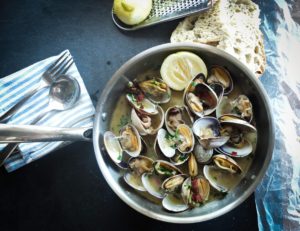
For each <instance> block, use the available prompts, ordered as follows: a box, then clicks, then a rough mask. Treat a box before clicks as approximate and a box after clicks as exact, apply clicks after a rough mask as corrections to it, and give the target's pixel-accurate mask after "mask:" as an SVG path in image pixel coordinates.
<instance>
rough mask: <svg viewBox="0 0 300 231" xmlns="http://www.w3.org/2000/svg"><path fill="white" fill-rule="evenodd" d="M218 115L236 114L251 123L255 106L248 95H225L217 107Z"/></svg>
mask: <svg viewBox="0 0 300 231" xmlns="http://www.w3.org/2000/svg"><path fill="white" fill-rule="evenodd" d="M216 115H217V117H218V118H219V117H221V116H222V115H236V116H238V117H240V118H242V119H244V120H246V121H248V122H249V123H250V122H251V121H252V118H253V106H252V103H251V101H250V99H249V98H248V97H247V96H246V95H239V96H238V97H237V98H236V99H230V98H228V97H223V99H222V100H221V102H220V104H219V106H218V108H217V109H216Z"/></svg>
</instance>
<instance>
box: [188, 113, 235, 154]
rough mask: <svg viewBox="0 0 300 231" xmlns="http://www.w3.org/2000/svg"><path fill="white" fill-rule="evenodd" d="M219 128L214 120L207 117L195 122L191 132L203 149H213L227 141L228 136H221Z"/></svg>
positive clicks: (217, 122)
mask: <svg viewBox="0 0 300 231" xmlns="http://www.w3.org/2000/svg"><path fill="white" fill-rule="evenodd" d="M219 127H220V124H219V121H218V120H217V119H216V118H214V117H209V116H207V117H203V118H199V119H198V120H196V122H195V123H194V125H193V132H194V134H195V135H196V137H197V138H198V140H199V143H200V144H201V145H202V146H203V147H204V148H205V149H213V148H217V147H220V146H222V145H224V144H225V143H226V142H227V141H228V139H229V136H221V134H220V130H219Z"/></svg>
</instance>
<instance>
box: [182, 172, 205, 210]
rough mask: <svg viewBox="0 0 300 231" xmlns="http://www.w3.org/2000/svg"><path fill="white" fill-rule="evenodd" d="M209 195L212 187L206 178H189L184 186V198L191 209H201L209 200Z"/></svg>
mask: <svg viewBox="0 0 300 231" xmlns="http://www.w3.org/2000/svg"><path fill="white" fill-rule="evenodd" d="M209 193H210V185H209V182H208V181H207V180H206V179H205V178H204V177H201V176H199V177H196V178H191V177H189V178H187V179H186V180H185V181H184V182H183V184H182V188H181V195H182V198H183V200H184V202H185V203H186V204H187V205H189V206H190V207H199V206H200V205H202V204H203V203H204V202H205V201H207V200H208V197H209Z"/></svg>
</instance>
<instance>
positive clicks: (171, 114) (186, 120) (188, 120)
mask: <svg viewBox="0 0 300 231" xmlns="http://www.w3.org/2000/svg"><path fill="white" fill-rule="evenodd" d="M192 123H193V118H192V116H191V115H190V113H189V111H188V109H187V107H186V106H173V107H170V108H168V109H167V111H166V114H165V124H166V128H167V130H168V132H169V133H170V134H171V135H173V136H174V135H175V132H176V130H177V127H178V125H180V124H186V125H188V126H192Z"/></svg>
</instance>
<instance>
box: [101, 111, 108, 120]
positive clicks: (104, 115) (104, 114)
mask: <svg viewBox="0 0 300 231" xmlns="http://www.w3.org/2000/svg"><path fill="white" fill-rule="evenodd" d="M106 116H107V113H106V112H103V113H102V114H101V118H102V121H105V120H106Z"/></svg>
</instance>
